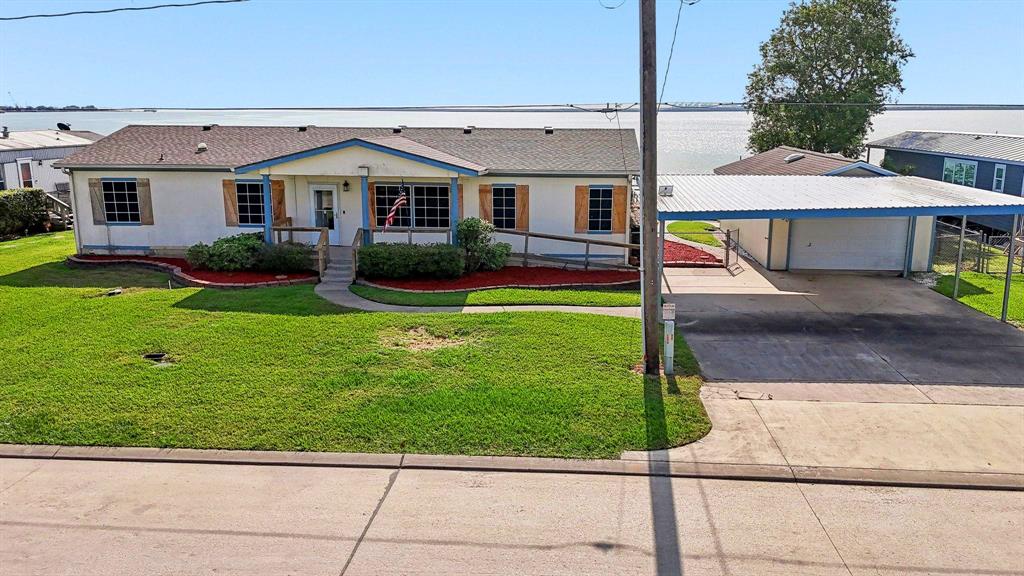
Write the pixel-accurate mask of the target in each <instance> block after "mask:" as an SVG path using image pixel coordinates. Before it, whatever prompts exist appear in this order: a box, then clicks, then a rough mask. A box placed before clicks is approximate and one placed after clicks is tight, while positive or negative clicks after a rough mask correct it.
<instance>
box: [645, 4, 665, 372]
mask: <svg viewBox="0 0 1024 576" xmlns="http://www.w3.org/2000/svg"><path fill="white" fill-rule="evenodd" d="M654 4H655V0H640V156H641V159H640V245H641V246H640V261H641V262H640V266H641V274H640V275H641V278H640V293H641V294H640V298H641V300H642V302H641V304H642V310H641V313H642V315H643V332H644V373H645V374H653V375H657V374H658V373H659V371H660V370H659V368H660V364H661V362H660V359H659V354H658V292H659V282H661V278H659V274H658V270H659V266H658V254H659V250H658V233H657V226H658V222H657V219H658V101H657V100H658V76H657V66H656V60H655V58H656V48H657V42H656V40H655V34H654V32H655V17H654Z"/></svg>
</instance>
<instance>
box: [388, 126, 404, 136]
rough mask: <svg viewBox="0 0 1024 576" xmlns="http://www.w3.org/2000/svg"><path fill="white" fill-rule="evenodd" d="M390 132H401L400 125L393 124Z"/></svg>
mask: <svg viewBox="0 0 1024 576" xmlns="http://www.w3.org/2000/svg"><path fill="white" fill-rule="evenodd" d="M391 133H392V134H401V133H402V127H401V126H395V127H394V128H392V129H391Z"/></svg>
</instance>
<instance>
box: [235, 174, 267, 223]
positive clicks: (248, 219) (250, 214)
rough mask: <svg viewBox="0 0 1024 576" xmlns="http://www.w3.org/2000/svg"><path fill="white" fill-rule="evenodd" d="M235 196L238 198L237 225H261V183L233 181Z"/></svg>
mask: <svg viewBox="0 0 1024 576" xmlns="http://www.w3.org/2000/svg"><path fill="white" fill-rule="evenodd" d="M235 198H236V199H237V200H238V225H239V226H262V225H263V183H261V182H235Z"/></svg>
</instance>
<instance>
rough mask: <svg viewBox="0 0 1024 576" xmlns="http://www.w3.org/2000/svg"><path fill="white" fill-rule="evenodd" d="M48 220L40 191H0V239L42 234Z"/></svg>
mask: <svg viewBox="0 0 1024 576" xmlns="http://www.w3.org/2000/svg"><path fill="white" fill-rule="evenodd" d="M48 218H49V217H48V216H47V213H46V202H45V196H44V195H43V191H42V190H40V189H38V188H18V189H15V190H0V237H7V236H17V235H20V234H31V233H33V232H42V231H43V230H45V227H44V223H45V222H46V221H47V220H48Z"/></svg>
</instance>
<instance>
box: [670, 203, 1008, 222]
mask: <svg viewBox="0 0 1024 576" xmlns="http://www.w3.org/2000/svg"><path fill="white" fill-rule="evenodd" d="M1010 214H1024V205H1019V206H1013V205H1011V206H927V207H916V208H913V207H907V208H832V209H827V210H722V211H719V212H702V211H675V212H662V211H659V212H658V220H664V221H668V220H763V219H768V218H857V217H869V218H870V217H875V218H881V217H886V216H1005V215H1010Z"/></svg>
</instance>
